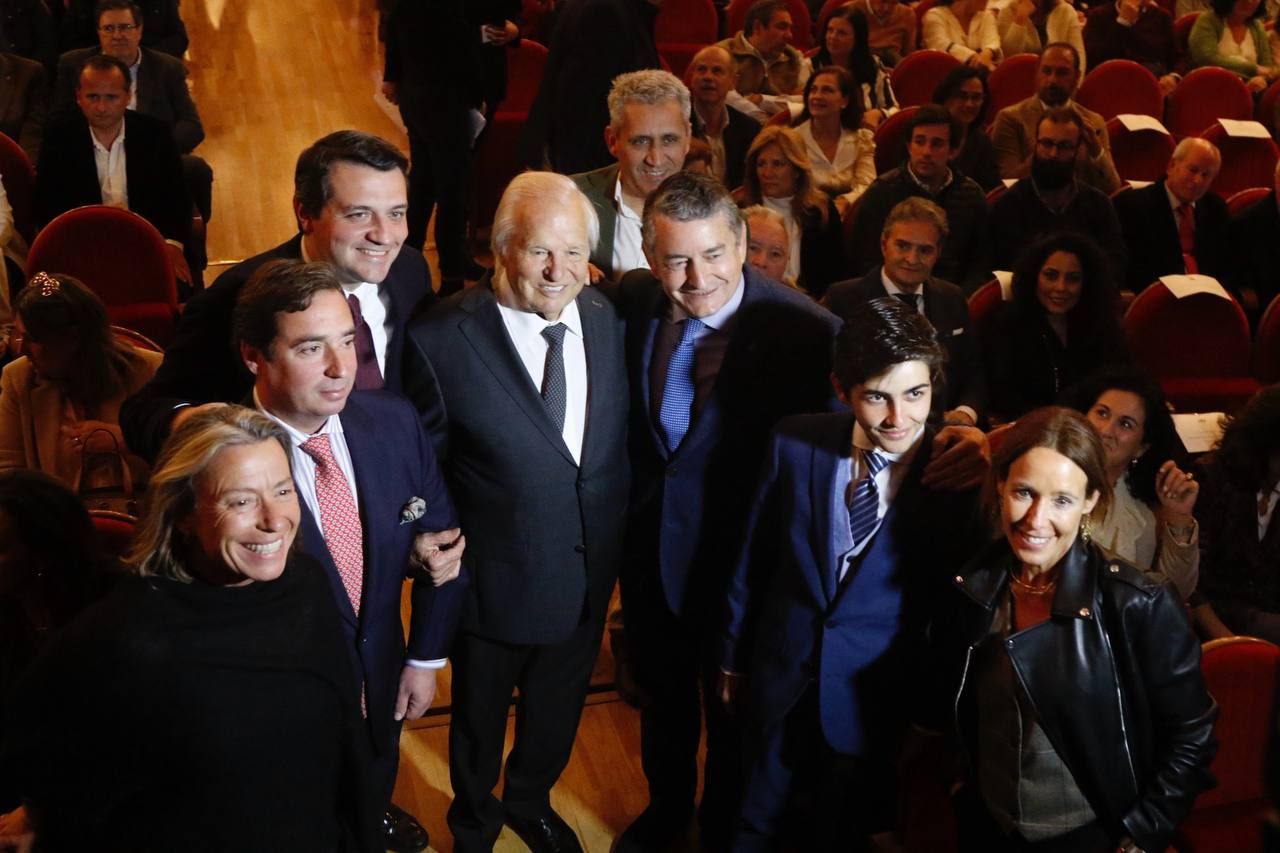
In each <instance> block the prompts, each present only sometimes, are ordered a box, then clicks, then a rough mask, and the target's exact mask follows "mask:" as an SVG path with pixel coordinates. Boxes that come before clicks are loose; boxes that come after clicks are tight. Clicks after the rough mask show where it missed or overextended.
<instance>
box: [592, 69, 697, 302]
mask: <svg viewBox="0 0 1280 853" xmlns="http://www.w3.org/2000/svg"><path fill="white" fill-rule="evenodd" d="M690 109H691V107H690V97H689V90H688V89H687V88H686V87H685V85H684V84H683V83H681V82H680V81H679V80H678V79H677V78H676V77H675V76H674V75H673V74H671V73H670V72H667V71H656V70H645V71H632V72H631V73H629V74H623V75H621V76H619V77H618V78H617V79H616V80H614V81H613V89H611V90H610V92H609V126H608V127H607V128H605V130H604V136H605V141H606V142H607V143H608V145H609V153H610V154H612V155H613V157H614V158H615V159H616V160H617V161H618V162H617V163H614V164H613V165H612V166H605V167H603V168H600V169H596V170H595V171H593V172H583V173H581V174H578V175H573V176H572V177H573V182H574V183H575V184H577V185H578V189H580V190H582V192H583V194H584V195H585V196H586V197H587V198H588V199H590V200H591V204H592V206H594V207H595V209H596V216H597V217H598V218H599V220H600V238H599V240H598V241H597V242H596V244H595V248H593V249H592V250H591V263H592V264H594V265H595V266H596V267H597V268H598V269H599V270H600V271H602V272H603V273H604V274H605V276H607V277H609V278H612V279H617V278H621V277H622V276H623V275H624V274H626V273H628V272H630V271H631V270H634V269H648V268H649V261H648V260H647V259H646V258H645V256H644V247H643V246H642V241H641V238H640V216H641V214H642V213H643V212H644V202H645V199H647V198H648V197H649V195H650V194H651V193H652V192H653V191H654V190H656V189H657V188H658V184H660V183H662V182H663V181H664V180H666V178H667V177H668V176H669V175H674V174H675V173H676V172H678V171H680V169H681V168H682V166H683V165H684V156H685V154H687V153H688V152H689V139H690V135H691V129H690V123H689V111H690Z"/></svg>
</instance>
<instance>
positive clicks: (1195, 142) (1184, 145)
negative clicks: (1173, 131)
mask: <svg viewBox="0 0 1280 853" xmlns="http://www.w3.org/2000/svg"><path fill="white" fill-rule="evenodd" d="M1201 147H1206V148H1207V149H1208V151H1209V153H1210V154H1212V155H1213V159H1214V160H1215V161H1216V162H1217V164H1218V168H1222V152H1221V151H1219V150H1218V146H1216V145H1214V144H1213V143H1212V142H1210V141H1209V140H1207V139H1201V138H1200V137H1198V136H1188V137H1186V138H1185V139H1183V140H1182V141H1181V142H1179V143H1178V145H1177V147H1176V148H1174V149H1173V156H1172V157H1170V158H1169V162H1170V163H1177V162H1178V161H1179V160H1181V159H1182V158H1184V157H1186V156H1187V155H1188V154H1190V153H1191V151H1192V149H1194V148H1201Z"/></svg>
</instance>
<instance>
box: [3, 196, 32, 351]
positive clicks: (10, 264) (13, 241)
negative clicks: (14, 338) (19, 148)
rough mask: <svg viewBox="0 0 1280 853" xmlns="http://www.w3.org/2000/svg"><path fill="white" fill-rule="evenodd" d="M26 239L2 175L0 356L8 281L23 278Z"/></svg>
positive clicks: (10, 298)
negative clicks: (17, 225)
mask: <svg viewBox="0 0 1280 853" xmlns="http://www.w3.org/2000/svg"><path fill="white" fill-rule="evenodd" d="M27 249H28V246H27V241H26V240H24V239H23V238H22V235H21V234H19V233H18V229H17V227H16V223H15V222H14V218H13V205H11V204H9V195H8V193H6V192H5V190H4V183H3V176H0V330H3V331H4V334H3V335H0V357H2V356H3V354H4V352H5V350H6V349H7V343H5V339H7V337H8V334H7V331H8V326H9V322H10V315H9V305H10V304H11V303H12V301H13V291H14V288H13V287H12V286H11V285H10V281H16V282H17V283H18V285H19V286H21V285H22V282H23V281H24V279H25V276H24V275H23V272H22V271H23V270H24V269H26V266H27Z"/></svg>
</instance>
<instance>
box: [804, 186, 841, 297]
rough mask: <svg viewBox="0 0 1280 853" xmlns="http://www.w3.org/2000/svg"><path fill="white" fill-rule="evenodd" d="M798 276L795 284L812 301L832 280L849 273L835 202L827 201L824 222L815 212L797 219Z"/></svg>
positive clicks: (822, 292)
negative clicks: (798, 237)
mask: <svg viewBox="0 0 1280 853" xmlns="http://www.w3.org/2000/svg"><path fill="white" fill-rule="evenodd" d="M800 228H801V231H800V275H799V277H798V278H799V281H797V282H796V283H797V284H799V285H800V287H801V288H803V289H804V291H805V292H806V293H808V294H809V295H810V296H812V297H813V298H814V299H821V298H822V297H823V295H824V294H825V293H826V292H827V288H828V287H830V286H831V283H832V282H833V281H839V280H840V279H842V278H844V277H845V276H846V275H848V274H849V271H850V265H849V264H848V263H847V262H846V260H845V251H844V234H843V233H842V232H841V229H840V213H839V212H838V211H837V210H836V204H835V202H834V201H831V200H828V201H827V220H826V222H823V221H822V220H821V219H820V218H819V217H818V216H817V214H816V213H814V214H811V215H809V216H805V217H802V218H801V219H800Z"/></svg>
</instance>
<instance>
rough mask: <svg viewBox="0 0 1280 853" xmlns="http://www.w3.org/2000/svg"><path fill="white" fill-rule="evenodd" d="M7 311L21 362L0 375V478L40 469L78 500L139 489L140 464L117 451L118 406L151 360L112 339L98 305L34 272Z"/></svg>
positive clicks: (83, 291) (120, 439)
mask: <svg viewBox="0 0 1280 853" xmlns="http://www.w3.org/2000/svg"><path fill="white" fill-rule="evenodd" d="M13 309H14V315H15V317H14V330H13V343H14V347H13V349H14V351H15V352H17V353H18V354H20V356H21V357H20V358H18V359H16V360H15V361H12V362H10V363H9V364H8V365H6V366H5V368H4V372H3V374H0V470H10V469H13V468H32V469H36V470H40V471H43V472H44V473H46V474H48V475H50V476H51V477H54V478H56V479H58V480H59V481H61V482H62V483H64V484H65V485H67V486H69V487H71V488H73V489H79V490H80V492H81V494H82V495H87V494H89V493H90V492H91V491H93V490H104V489H105V490H107V491H110V492H113V493H115V492H118V491H119V490H120V489H121V488H122V487H123V486H124V485H125V484H126V482H132V483H137V484H141V483H143V482H144V481H145V479H146V473H147V465H146V463H145V462H143V460H141V459H139V458H138V457H136V456H132V455H129V454H128V453H127V451H126V448H125V443H124V436H123V435H122V434H121V432H120V425H119V421H120V404H121V402H123V401H124V399H125V397H128V396H129V395H130V394H133V393H134V392H136V391H137V390H138V389H139V388H141V387H142V386H143V385H145V384H146V383H147V382H148V381H149V380H150V379H151V377H152V375H153V374H154V373H155V372H156V368H158V367H159V366H160V360H161V356H160V354H159V353H156V352H151V351H150V350H139V349H134V348H133V347H131V346H129V345H128V344H126V343H124V342H122V341H118V340H116V339H115V338H114V337H113V336H112V334H111V323H110V321H109V320H108V319H107V309H106V308H105V307H104V306H103V304H102V301H101V300H100V299H98V297H97V296H96V295H94V294H93V292H91V291H90V290H89V289H88V288H87V287H85V286H84V285H83V284H81V283H80V282H79V281H77V280H75V279H74V278H71V277H70V276H64V275H57V276H53V275H49V274H48V273H36V275H35V276H34V277H33V278H32V279H31V282H30V284H28V285H27V287H26V288H24V289H23V290H22V291H20V292H19V293H18V296H17V298H16V299H15V300H14V306H13ZM124 465H128V466H129V469H130V470H129V472H128V476H129V479H128V480H127V481H126V479H125V477H126V472H125V471H124V470H123V466H124Z"/></svg>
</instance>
